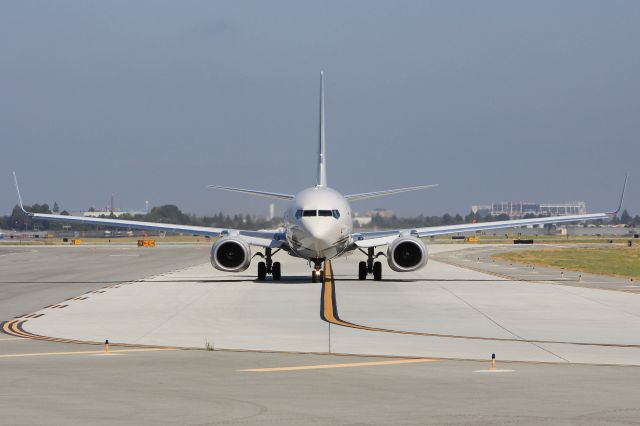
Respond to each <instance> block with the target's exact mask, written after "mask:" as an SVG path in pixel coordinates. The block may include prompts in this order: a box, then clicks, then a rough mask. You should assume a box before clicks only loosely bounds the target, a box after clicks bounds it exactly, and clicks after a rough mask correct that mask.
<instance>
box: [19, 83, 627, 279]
mask: <svg viewBox="0 0 640 426" xmlns="http://www.w3.org/2000/svg"><path fill="white" fill-rule="evenodd" d="M323 87H324V75H323V73H320V127H319V144H318V145H319V149H318V159H317V162H318V180H317V184H316V185H315V186H313V187H311V188H307V189H304V190H302V191H301V192H299V193H298V194H296V195H289V194H281V193H274V192H266V191H257V190H252V189H243V188H232V187H226V186H214V185H211V186H209V187H210V188H215V189H222V190H227V191H235V192H241V193H245V194H250V195H257V196H262V197H270V198H276V199H280V200H287V201H289V202H290V204H289V207H288V209H287V210H286V213H285V215H284V227H283V228H282V229H278V230H263V231H249V230H242V229H223V228H209V227H202V226H188V225H173V224H165V223H153V222H138V221H132V220H118V219H107V218H95V217H80V216H62V215H54V214H42V213H31V212H27V211H26V210H25V209H24V207H23V205H22V197H21V196H20V189H19V188H18V180H17V178H16V175H15V172H14V174H13V177H14V181H15V185H16V192H17V193H18V202H19V203H20V208H21V209H22V211H23V212H25V213H26V214H27V215H29V216H31V218H32V219H38V220H57V221H62V222H71V223H88V224H93V225H105V226H115V227H122V228H129V229H145V230H154V231H164V232H181V233H188V234H193V235H204V236H209V237H220V239H219V240H217V241H216V242H215V243H214V244H213V247H212V248H211V264H212V265H213V267H214V268H216V269H219V270H221V271H225V272H242V271H244V270H246V269H247V268H249V265H250V264H251V260H252V259H253V257H255V256H259V257H261V258H263V259H264V260H263V261H260V262H259V263H258V274H257V275H258V280H265V279H266V277H267V275H271V276H272V277H273V280H276V281H277V280H280V279H281V276H282V272H281V266H280V262H274V261H273V260H272V258H273V256H274V255H275V254H276V253H277V252H278V251H284V252H286V253H288V254H289V255H290V256H294V257H299V258H302V259H306V260H307V261H308V262H309V264H310V265H311V262H313V270H312V274H311V279H312V282H315V281H316V280H321V279H322V264H323V262H324V261H325V260H327V259H333V258H335V257H339V256H342V255H345V254H347V253H350V252H353V251H355V250H359V251H361V252H362V253H364V254H365V255H366V256H367V260H366V261H361V262H360V263H359V265H358V278H359V279H360V280H364V279H366V278H367V275H373V279H374V280H376V281H379V280H381V279H382V263H381V262H379V261H376V258H377V257H379V256H385V257H386V259H387V263H388V265H389V267H390V268H391V269H393V270H394V271H397V272H411V271H415V270H418V269H420V268H422V267H424V266H425V265H426V264H427V259H428V253H427V247H426V246H425V244H424V242H423V241H422V240H421V239H420V238H422V237H431V236H435V235H445V234H456V233H460V232H470V231H485V230H490V229H499V228H513V227H519V226H524V225H533V224H545V223H562V222H576V221H585V220H597V219H607V218H609V217H611V216H615V215H616V214H617V213H618V212H619V211H620V209H621V208H622V200H623V197H624V190H625V187H626V183H627V177H625V182H624V185H623V188H622V194H621V196H620V203H619V205H618V209H617V210H616V211H615V212H611V213H592V214H582V215H571V216H550V217H544V218H535V219H519V220H506V221H498V222H486V223H470V224H460V225H445V226H433V227H428V228H410V229H394V230H387V231H375V232H353V216H352V213H351V207H350V205H349V203H350V202H353V201H359V200H364V199H368V198H375V197H383V196H387V195H393V194H399V193H403V192H409V191H417V190H422V189H427V188H433V187H435V186H437V185H422V186H413V187H409V188H398V189H389V190H384V191H376V192H367V193H362V194H351V195H342V194H341V193H339V192H338V191H336V190H334V189H331V188H329V187H328V186H327V169H326V146H325V132H324V88H323ZM252 246H253V247H258V248H259V250H262V252H258V253H256V254H255V255H254V256H252V253H251V247H252ZM383 246H386V247H387V250H386V254H385V253H383V252H378V253H377V254H376V247H383ZM274 249H275V251H274ZM365 249H366V251H365Z"/></svg>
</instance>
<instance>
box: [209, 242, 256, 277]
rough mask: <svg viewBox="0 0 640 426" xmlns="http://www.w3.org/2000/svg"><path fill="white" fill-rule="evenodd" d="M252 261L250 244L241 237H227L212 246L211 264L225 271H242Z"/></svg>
mask: <svg viewBox="0 0 640 426" xmlns="http://www.w3.org/2000/svg"><path fill="white" fill-rule="evenodd" d="M250 263H251V249H250V248H249V244H247V243H245V242H244V241H242V240H241V239H238V238H233V237H226V238H222V239H220V240H218V241H217V242H216V243H215V244H214V245H213V247H211V264H212V265H213V267H214V268H216V269H219V270H221V271H225V272H242V271H244V270H245V269H247V268H248V267H249V264H250Z"/></svg>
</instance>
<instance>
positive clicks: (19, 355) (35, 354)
mask: <svg viewBox="0 0 640 426" xmlns="http://www.w3.org/2000/svg"><path fill="white" fill-rule="evenodd" d="M171 350H174V349H167V348H140V349H117V350H109V353H121V352H151V351H171ZM104 353H105V352H104V350H101V351H75V352H35V353H28V354H6V355H0V358H22V357H30V356H55V355H89V354H92V355H93V354H104Z"/></svg>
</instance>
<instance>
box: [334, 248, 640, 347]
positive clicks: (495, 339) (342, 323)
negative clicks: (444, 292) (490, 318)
mask: <svg viewBox="0 0 640 426" xmlns="http://www.w3.org/2000/svg"><path fill="white" fill-rule="evenodd" d="M452 265H455V264H453V263H452ZM455 266H459V265H455ZM334 284H335V283H334V280H333V271H332V268H331V261H330V260H327V261H326V262H325V277H324V283H323V285H322V304H323V309H322V316H323V320H325V321H327V322H328V323H331V324H335V325H340V326H343V327H348V328H354V329H358V330H364V331H375V332H380V333H389V334H405V335H409V336H424V337H440V338H448V339H462V340H482V341H490V342H516V343H529V344H530V343H540V344H560V345H574V346H597V347H614V348H640V344H625V343H595V342H594V343H591V342H570V341H558V340H534V339H531V340H529V339H520V338H509V337H483V336H462V335H456V334H443V333H425V332H418V331H404V330H393V329H388V328H379V327H370V326H366V325H361V324H356V323H352V322H347V321H344V320H342V319H341V318H340V317H339V315H338V310H337V308H336V306H335V304H334V301H335V299H336V296H335V287H334ZM334 311H335V312H334Z"/></svg>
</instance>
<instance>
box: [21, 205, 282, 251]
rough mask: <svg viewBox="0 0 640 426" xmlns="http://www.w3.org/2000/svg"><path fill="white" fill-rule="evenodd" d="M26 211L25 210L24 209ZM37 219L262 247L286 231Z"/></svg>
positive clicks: (37, 215)
mask: <svg viewBox="0 0 640 426" xmlns="http://www.w3.org/2000/svg"><path fill="white" fill-rule="evenodd" d="M23 211H24V210H23ZM24 212H25V213H26V214H28V215H29V216H31V218H33V219H36V220H51V221H58V222H68V223H86V224H90V225H102V226H111V227H118V228H127V229H144V230H146V231H163V232H178V233H184V234H191V235H202V236H208V237H225V236H234V237H239V238H240V239H242V240H244V241H246V242H247V243H248V244H251V245H254V246H260V247H272V248H276V247H281V246H282V245H283V244H284V243H285V238H284V233H282V232H279V231H248V230H242V229H225V228H209V227H206V226H191V225H177V224H172V223H157V222H140V221H136V220H123V219H110V218H102V217H85V216H66V215H58V214H44V213H30V212H27V211H24Z"/></svg>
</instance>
